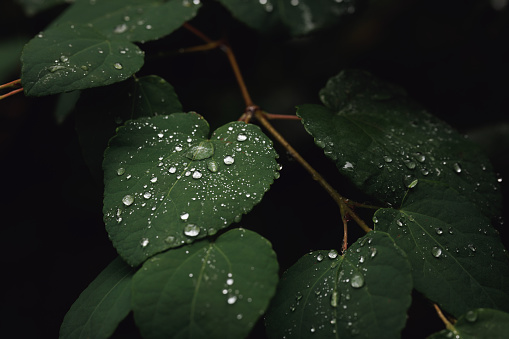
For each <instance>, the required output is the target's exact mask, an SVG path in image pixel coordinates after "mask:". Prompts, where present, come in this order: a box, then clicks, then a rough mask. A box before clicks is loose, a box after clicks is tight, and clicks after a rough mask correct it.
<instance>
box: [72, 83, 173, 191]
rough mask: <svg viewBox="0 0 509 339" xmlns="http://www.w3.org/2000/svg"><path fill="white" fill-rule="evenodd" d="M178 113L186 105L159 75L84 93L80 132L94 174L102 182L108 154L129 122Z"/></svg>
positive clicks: (78, 121) (79, 110)
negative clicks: (118, 131)
mask: <svg viewBox="0 0 509 339" xmlns="http://www.w3.org/2000/svg"><path fill="white" fill-rule="evenodd" d="M177 112H182V104H181V103H180V101H179V100H178V97H177V94H176V93H175V91H174V89H173V86H171V85H170V84H169V83H168V82H166V81H165V80H164V79H162V78H160V77H158V76H155V75H150V76H145V77H141V78H136V79H134V78H130V79H128V80H126V81H123V82H121V83H118V84H113V85H111V86H106V87H101V88H94V89H90V90H87V91H83V92H82V93H81V96H80V99H79V101H78V104H77V106H76V130H77V131H78V135H79V138H80V143H81V145H82V152H83V156H84V158H85V161H86V162H87V164H88V166H89V167H90V169H91V170H92V173H93V174H94V175H95V176H96V177H98V178H100V181H102V161H103V154H104V150H105V149H106V146H107V145H108V140H110V139H111V137H113V136H114V135H115V130H116V128H117V127H119V126H120V125H122V124H123V123H124V122H125V121H127V120H129V119H136V118H140V117H148V116H156V115H168V114H171V113H177Z"/></svg>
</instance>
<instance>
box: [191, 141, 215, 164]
mask: <svg viewBox="0 0 509 339" xmlns="http://www.w3.org/2000/svg"><path fill="white" fill-rule="evenodd" d="M213 155H214V144H212V143H211V142H210V141H204V142H201V143H200V144H199V145H195V146H193V147H191V149H189V151H187V153H186V157H187V158H188V159H191V160H203V159H207V158H210V157H211V156H213Z"/></svg>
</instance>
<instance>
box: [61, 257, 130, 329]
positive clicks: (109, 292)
mask: <svg viewBox="0 0 509 339" xmlns="http://www.w3.org/2000/svg"><path fill="white" fill-rule="evenodd" d="M133 274H134V271H133V270H132V268H131V267H129V265H127V264H126V263H125V262H124V261H122V259H120V258H116V259H115V260H113V261H112V262H111V263H110V264H109V265H108V266H107V267H106V268H105V269H104V270H103V271H102V272H101V273H100V274H99V275H98V276H97V278H95V280H94V281H92V282H91V283H90V285H89V286H88V287H87V288H86V289H85V290H84V291H83V292H82V293H81V295H80V296H79V298H78V299H77V300H76V301H75V302H74V304H73V305H72V306H71V309H70V310H69V312H67V314H66V315H65V317H64V321H63V323H62V325H61V327H60V338H62V339H63V338H97V339H100V338H109V337H110V336H111V335H112V334H113V332H114V331H115V329H116V328H117V326H118V324H119V323H120V322H121V321H122V319H124V318H125V317H126V316H127V314H129V312H130V311H131V279H132V276H133Z"/></svg>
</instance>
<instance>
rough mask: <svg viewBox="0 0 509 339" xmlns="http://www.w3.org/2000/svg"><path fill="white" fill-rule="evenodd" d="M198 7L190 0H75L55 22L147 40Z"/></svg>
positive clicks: (173, 27) (165, 31) (188, 16)
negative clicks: (84, 25)
mask: <svg viewBox="0 0 509 339" xmlns="http://www.w3.org/2000/svg"><path fill="white" fill-rule="evenodd" d="M199 7H200V4H199V3H198V4H195V1H192V0H93V1H90V0H76V3H74V4H73V5H72V6H71V7H69V9H68V10H67V11H66V12H64V13H63V14H62V15H61V16H60V17H59V18H57V19H56V20H55V22H54V24H60V23H65V22H72V23H82V24H87V25H90V26H92V27H94V28H95V29H96V30H98V31H100V32H101V33H102V34H103V35H105V36H106V37H108V38H111V39H113V38H114V39H118V38H122V39H126V40H129V41H150V40H155V39H159V38H161V37H163V36H166V35H168V34H170V33H171V32H173V31H174V30H176V29H177V28H179V27H180V26H182V24H183V23H184V22H186V21H188V20H190V19H192V18H193V17H194V16H195V15H196V12H197V11H198V8H199Z"/></svg>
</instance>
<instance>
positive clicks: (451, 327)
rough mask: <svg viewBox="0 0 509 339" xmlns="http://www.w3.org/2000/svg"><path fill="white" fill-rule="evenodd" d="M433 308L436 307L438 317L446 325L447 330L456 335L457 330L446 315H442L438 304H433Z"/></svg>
mask: <svg viewBox="0 0 509 339" xmlns="http://www.w3.org/2000/svg"><path fill="white" fill-rule="evenodd" d="M433 306H434V307H435V311H436V312H437V314H438V317H439V318H440V320H442V322H443V323H444V324H445V328H447V329H448V330H449V331H452V332H454V333H456V329H455V328H454V325H453V324H452V323H451V322H450V321H449V320H448V319H447V318H446V317H445V315H444V314H443V313H442V310H441V309H440V307H438V305H437V304H433ZM456 334H457V333H456Z"/></svg>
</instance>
